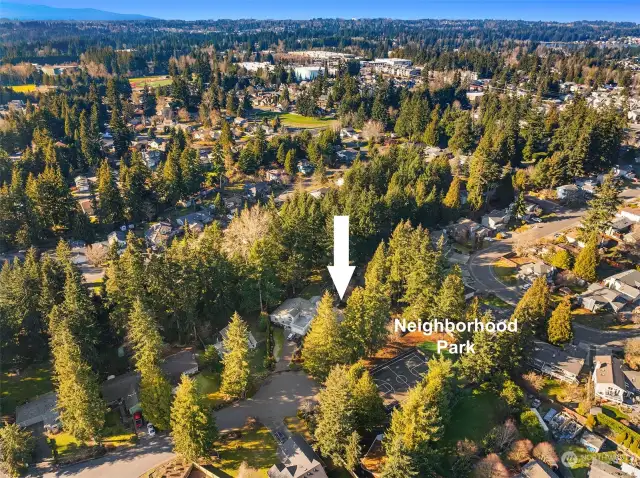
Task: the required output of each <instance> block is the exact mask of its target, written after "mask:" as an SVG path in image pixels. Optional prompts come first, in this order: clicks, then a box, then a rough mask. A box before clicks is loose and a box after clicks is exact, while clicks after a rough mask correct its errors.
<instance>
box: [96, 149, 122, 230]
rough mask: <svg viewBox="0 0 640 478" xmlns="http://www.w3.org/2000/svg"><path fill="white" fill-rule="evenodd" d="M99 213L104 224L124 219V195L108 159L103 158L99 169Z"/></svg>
mask: <svg viewBox="0 0 640 478" xmlns="http://www.w3.org/2000/svg"><path fill="white" fill-rule="evenodd" d="M97 192H98V198H97V200H96V205H97V214H98V217H99V218H100V222H101V223H103V224H115V223H117V222H119V221H122V219H123V217H124V216H123V210H122V196H121V195H120V190H119V189H118V186H117V184H116V181H115V179H114V177H113V175H112V174H111V168H110V167H109V163H108V162H107V160H106V159H105V160H103V161H102V164H101V165H100V169H99V170H98V191H97Z"/></svg>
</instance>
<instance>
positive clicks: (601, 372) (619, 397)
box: [593, 354, 633, 403]
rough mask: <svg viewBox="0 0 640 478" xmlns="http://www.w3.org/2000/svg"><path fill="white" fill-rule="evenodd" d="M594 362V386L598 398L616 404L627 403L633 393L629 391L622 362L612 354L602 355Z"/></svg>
mask: <svg viewBox="0 0 640 478" xmlns="http://www.w3.org/2000/svg"><path fill="white" fill-rule="evenodd" d="M594 362H595V367H594V370H593V386H594V389H595V394H596V397H600V398H602V399H603V400H607V401H610V402H615V403H624V402H625V401H627V399H628V398H629V397H630V396H632V395H633V392H631V391H629V390H627V384H626V378H625V375H624V373H623V372H622V365H621V362H620V360H619V359H618V358H616V357H614V356H613V355H611V354H602V355H596V356H595V358H594Z"/></svg>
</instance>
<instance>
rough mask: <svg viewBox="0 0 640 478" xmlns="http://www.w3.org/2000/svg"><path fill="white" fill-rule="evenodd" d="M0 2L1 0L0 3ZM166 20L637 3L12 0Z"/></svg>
mask: <svg viewBox="0 0 640 478" xmlns="http://www.w3.org/2000/svg"><path fill="white" fill-rule="evenodd" d="M0 1H1V0H0ZM12 1H13V2H14V3H24V4H34V3H35V4H42V5H49V6H51V7H67V8H87V7H92V8H97V9H100V10H106V11H110V12H117V13H139V14H142V15H149V16H152V17H157V18H166V19H183V20H199V19H218V18H231V19H237V18H257V19H265V18H272V19H286V18H290V19H308V18H320V17H324V18H327V17H330V18H336V17H340V18H380V17H385V18H401V19H418V18H440V19H441V18H445V19H476V18H491V19H508V20H552V21H561V22H568V21H575V20H617V21H631V22H640V0H610V1H608V0H236V1H233V0H182V1H176V0H138V1H136V2H132V1H131V0H110V1H109V2H97V1H95V0H12Z"/></svg>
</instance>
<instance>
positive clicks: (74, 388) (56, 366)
mask: <svg viewBox="0 0 640 478" xmlns="http://www.w3.org/2000/svg"><path fill="white" fill-rule="evenodd" d="M57 307H59V306H56V307H54V309H53V311H52V312H51V317H52V324H51V352H52V355H53V376H54V384H55V388H56V393H57V410H58V412H59V414H60V421H61V423H62V426H63V427H64V429H65V430H66V431H67V432H68V433H70V434H71V435H72V436H74V437H75V438H77V439H78V440H82V441H87V440H91V439H97V438H99V435H100V432H101V430H102V427H103V426H104V417H105V411H106V405H105V403H104V402H103V400H102V398H101V397H100V387H99V385H98V380H97V377H96V375H95V374H94V373H93V371H92V370H91V367H90V366H89V364H88V363H87V361H86V360H85V359H84V358H83V357H82V352H81V348H80V345H79V344H78V341H77V339H76V338H75V337H74V336H73V334H72V332H71V328H70V326H69V324H68V323H67V321H66V320H65V319H64V318H60V317H59V316H58V314H56V309H57Z"/></svg>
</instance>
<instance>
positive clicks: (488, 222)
mask: <svg viewBox="0 0 640 478" xmlns="http://www.w3.org/2000/svg"><path fill="white" fill-rule="evenodd" d="M510 219H511V212H510V211H509V209H502V210H500V209H495V210H493V211H491V212H490V213H489V214H486V215H484V216H482V225H483V226H484V227H488V228H489V229H493V230H498V229H503V228H504V227H505V226H506V224H507V223H508V222H509V220H510Z"/></svg>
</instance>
